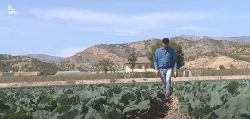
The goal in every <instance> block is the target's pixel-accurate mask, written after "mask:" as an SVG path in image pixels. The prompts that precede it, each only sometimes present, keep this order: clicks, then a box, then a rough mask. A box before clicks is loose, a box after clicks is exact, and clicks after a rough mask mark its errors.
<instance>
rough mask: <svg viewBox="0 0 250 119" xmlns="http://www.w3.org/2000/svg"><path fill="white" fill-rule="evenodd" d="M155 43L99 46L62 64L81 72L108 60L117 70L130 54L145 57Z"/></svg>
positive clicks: (155, 40) (147, 41) (140, 42)
mask: <svg viewBox="0 0 250 119" xmlns="http://www.w3.org/2000/svg"><path fill="white" fill-rule="evenodd" d="M156 42H157V39H155V38H152V39H148V40H143V41H139V42H132V43H125V44H99V45H95V46H92V47H89V48H87V49H85V50H84V51H82V52H79V53H77V54H75V55H74V56H72V57H69V58H68V59H66V60H65V61H63V62H62V64H67V65H69V64H74V65H75V66H76V67H75V69H78V70H82V69H85V68H94V65H95V64H96V63H97V62H98V61H99V60H101V59H103V58H109V59H110V60H111V61H113V62H114V63H115V64H116V67H117V68H118V69H119V68H121V67H122V64H123V63H124V62H125V61H126V60H127V59H126V57H127V56H128V55H129V54H130V53H132V52H135V53H136V55H137V56H139V57H142V56H146V55H147V53H148V52H149V51H150V47H151V46H152V45H154V44H155V43H156Z"/></svg>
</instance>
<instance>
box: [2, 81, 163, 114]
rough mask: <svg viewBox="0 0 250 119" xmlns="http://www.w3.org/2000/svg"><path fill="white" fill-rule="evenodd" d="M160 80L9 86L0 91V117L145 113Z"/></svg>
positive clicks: (156, 91) (154, 95)
mask: <svg viewBox="0 0 250 119" xmlns="http://www.w3.org/2000/svg"><path fill="white" fill-rule="evenodd" d="M161 86H162V85H161V84H160V83H132V84H108V85H107V84H106V85H105V84H99V85H78V86H57V87H55V86H50V87H32V88H11V89H10V88H7V89H2V90H1V91H0V96H1V98H0V119H16V118H25V119H32V118H38V119H92V118H93V119H107V118H110V119H111V118H112V119H127V116H128V115H129V116H130V118H131V119H132V118H135V117H136V115H138V111H140V112H141V113H143V112H146V110H147V109H149V107H150V101H151V100H153V99H156V98H158V95H159V94H161V92H162V88H161Z"/></svg>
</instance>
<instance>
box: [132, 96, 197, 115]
mask: <svg viewBox="0 0 250 119" xmlns="http://www.w3.org/2000/svg"><path fill="white" fill-rule="evenodd" d="M161 99H162V101H156V100H154V101H152V102H151V104H150V109H149V110H147V111H146V112H145V113H143V114H141V115H139V116H138V117H136V118H135V119H192V118H191V117H190V116H189V115H188V114H187V113H180V112H179V101H178V98H177V97H174V96H172V97H171V98H170V99H168V100H167V99H164V96H161Z"/></svg>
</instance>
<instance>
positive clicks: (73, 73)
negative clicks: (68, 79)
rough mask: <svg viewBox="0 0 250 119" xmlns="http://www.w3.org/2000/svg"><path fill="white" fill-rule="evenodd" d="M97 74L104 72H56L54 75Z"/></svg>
mask: <svg viewBox="0 0 250 119" xmlns="http://www.w3.org/2000/svg"><path fill="white" fill-rule="evenodd" d="M97 73H105V72H103V71H100V72H80V71H58V72H57V73H56V74H55V75H87V74H97ZM107 73H114V72H111V71H108V72H107ZM115 73H125V71H115Z"/></svg>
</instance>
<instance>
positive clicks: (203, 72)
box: [201, 67, 250, 76]
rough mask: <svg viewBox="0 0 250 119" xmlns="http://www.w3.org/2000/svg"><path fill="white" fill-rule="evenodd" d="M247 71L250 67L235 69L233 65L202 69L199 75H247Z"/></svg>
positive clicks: (249, 70)
mask: <svg viewBox="0 0 250 119" xmlns="http://www.w3.org/2000/svg"><path fill="white" fill-rule="evenodd" d="M249 72H250V69H236V68H234V67H231V68H230V69H223V70H213V69H202V70H201V76H222V75H223V76H228V75H249Z"/></svg>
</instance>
